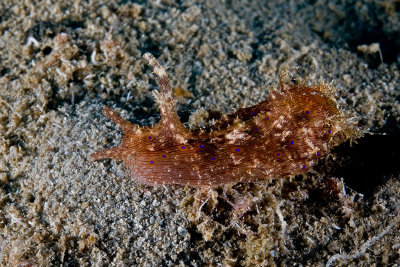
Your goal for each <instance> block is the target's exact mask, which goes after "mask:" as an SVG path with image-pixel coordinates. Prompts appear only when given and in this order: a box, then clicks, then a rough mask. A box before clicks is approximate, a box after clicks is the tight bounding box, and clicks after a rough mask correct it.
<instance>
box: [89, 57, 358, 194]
mask: <svg viewBox="0 0 400 267" xmlns="http://www.w3.org/2000/svg"><path fill="white" fill-rule="evenodd" d="M144 58H145V59H146V60H147V61H148V63H149V64H150V65H151V66H152V67H153V68H154V73H155V74H156V76H157V78H158V82H159V86H160V91H154V96H155V99H156V101H157V104H158V106H159V109H160V113H161V120H160V122H159V123H158V124H156V125H154V126H152V127H139V126H138V125H134V124H131V123H129V122H128V121H126V120H124V119H123V118H121V117H120V116H119V115H118V114H117V113H116V112H114V111H113V110H112V109H111V108H109V107H107V106H105V107H104V108H103V113H104V115H105V116H106V117H108V118H110V119H111V120H112V121H114V122H115V123H116V124H117V125H118V127H119V128H121V130H122V131H123V133H124V139H123V141H122V144H121V145H120V146H118V147H114V148H110V149H106V150H102V151H99V152H96V153H93V154H92V155H91V160H100V159H104V158H112V159H116V160H123V161H124V163H125V165H126V166H127V167H128V168H129V169H130V171H131V174H132V176H133V178H134V179H135V180H137V181H138V182H140V183H143V184H149V185H157V184H181V185H190V186H211V187H215V186H219V185H227V184H233V183H236V182H251V181H256V180H259V179H272V178H281V177H287V176H292V175H297V174H301V173H304V172H307V170H309V169H310V167H312V166H313V165H314V164H315V163H316V162H317V161H318V159H319V158H320V157H321V156H324V155H326V154H328V153H329V151H330V149H331V148H332V147H334V146H336V145H338V144H340V143H342V142H344V141H345V140H347V139H349V138H353V137H357V136H358V135H359V133H358V131H357V130H356V129H355V126H354V123H353V122H352V121H351V120H350V119H348V118H346V116H345V114H344V113H343V112H342V111H341V110H340V109H339V108H338V105H337V103H336V101H335V99H334V94H335V92H336V89H335V88H334V87H333V86H331V85H328V84H319V85H316V86H306V85H305V84H298V85H295V84H291V83H285V82H283V79H281V82H280V86H279V89H276V90H271V91H270V92H269V95H268V98H267V99H266V100H265V101H263V102H261V103H259V104H257V105H255V106H252V107H248V108H241V109H238V110H237V111H236V112H235V113H233V114H230V115H224V116H223V117H222V118H221V120H219V121H217V122H216V123H215V124H214V125H213V126H211V127H208V128H206V129H198V130H189V129H187V128H185V127H184V125H183V124H182V122H181V121H180V119H179V117H178V115H177V112H176V107H175V99H174V96H173V93H172V90H171V87H170V85H169V81H168V77H167V74H166V72H165V69H164V67H163V66H162V65H161V64H160V63H159V62H158V61H157V60H156V59H155V58H154V57H153V56H152V55H151V54H149V53H146V54H144Z"/></svg>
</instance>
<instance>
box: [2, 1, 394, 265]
mask: <svg viewBox="0 0 400 267" xmlns="http://www.w3.org/2000/svg"><path fill="white" fill-rule="evenodd" d="M399 12H400V8H399V3H398V1H383V0H382V1H378V0H376V1H372V0H371V1H365V2H361V1H358V2H348V1H340V0H338V1H324V0H322V1H306V2H302V3H300V1H299V2H298V3H296V1H273V2H269V1H218V2H214V1H178V2H175V1H157V2H156V1H155V2H154V3H147V2H145V1H139V2H138V3H126V1H114V2H113V1H109V2H101V3H100V2H94V3H90V4H89V3H87V2H85V1H71V2H70V1H65V3H57V1H54V2H52V1H38V2H37V3H35V5H34V4H32V3H29V2H27V1H1V2H0V33H1V34H0V35H1V37H0V62H1V63H0V155H1V157H0V229H1V235H0V262H1V265H3V266H59V265H63V266H77V265H80V266H108V265H118V266H128V265H129V266H132V265H140V266H174V265H193V266H204V265H211V266H214V265H215V266H218V265H223V266H254V265H264V266H272V265H281V266H285V265H287V266H293V265H300V266H321V265H330V266H371V265H373V264H374V263H377V264H379V265H390V266H397V265H398V264H399V262H400V235H399V208H400V205H399V200H400V177H399V175H400V172H399V170H400V167H399V165H398V162H400V141H399V140H400V139H399V137H400V126H399V118H400V104H399V97H400V80H399V58H400V56H399V55H400V51H399V50H400V49H399V47H400V38H399V36H400V35H399V34H400V30H399V27H400V21H399ZM145 52H151V53H153V54H154V55H155V56H156V57H157V58H158V59H159V60H160V62H162V64H163V65H164V66H169V68H168V70H167V71H168V73H169V76H170V80H171V83H172V85H173V86H174V89H175V91H176V92H179V93H180V95H181V97H179V99H178V108H179V115H180V117H181V118H182V120H183V121H184V122H185V123H186V124H187V126H188V127H193V128H194V127H201V126H204V125H207V124H210V123H212V122H213V120H215V119H218V117H220V115H221V114H222V113H226V112H232V111H234V110H235V109H236V108H238V107H242V106H251V105H253V104H255V103H258V102H259V101H260V100H264V99H265V98H266V96H267V94H268V88H270V87H271V86H272V87H276V86H277V85H278V81H279V75H280V73H282V72H283V71H285V70H286V71H289V73H290V74H291V75H292V77H293V80H294V82H295V81H296V80H306V81H308V82H309V83H310V84H316V83H319V82H328V83H330V82H331V83H333V84H334V85H335V86H336V87H337V88H338V89H339V94H338V96H337V99H338V101H339V102H340V104H341V105H342V107H343V109H345V110H346V112H348V113H349V114H351V115H349V116H354V117H357V118H358V120H359V127H360V129H361V130H363V131H365V132H366V134H365V135H364V137H362V138H360V139H359V140H358V144H354V143H353V144H352V145H350V143H349V142H348V143H344V144H342V145H340V146H339V147H337V148H335V149H334V150H333V151H332V153H331V155H330V156H329V157H327V158H324V159H321V161H320V162H319V164H318V165H317V166H316V167H315V168H314V169H313V171H311V172H310V173H308V174H307V175H304V176H296V177H293V178H291V179H289V178H286V179H277V180H273V181H265V182H262V183H257V184H237V185H235V186H233V187H232V188H228V189H226V188H225V189H223V188H217V189H215V190H203V191H196V190H195V189H193V188H188V187H182V186H161V187H154V188H153V187H149V186H143V185H140V184H137V183H136V182H135V181H134V180H133V179H132V177H130V175H129V173H128V170H127V169H126V168H125V167H124V166H123V164H122V163H121V162H115V161H110V160H104V161H100V162H95V163H92V162H90V161H89V155H90V154H91V153H93V152H94V151H98V150H101V149H105V148H108V147H112V146H116V145H118V144H119V143H120V140H121V137H122V134H121V132H120V131H119V130H118V129H117V127H116V126H115V125H114V124H113V123H112V122H111V121H110V120H108V119H106V118H105V117H104V116H103V115H102V113H101V110H102V106H103V105H109V106H111V107H113V108H114V109H116V110H117V111H118V112H121V114H122V116H123V117H124V118H126V119H128V120H129V121H131V122H133V123H137V124H140V125H151V124H154V123H155V122H157V121H158V120H159V114H158V110H157V107H156V105H155V103H154V99H153V96H152V93H151V92H152V91H153V90H154V89H156V88H157V83H156V81H155V76H154V75H153V74H152V73H151V69H150V68H149V67H148V66H147V65H146V63H145V61H144V60H143V59H142V55H143V53H145ZM383 133H385V134H386V135H382V134H383ZM396 264H397V265H396Z"/></svg>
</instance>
